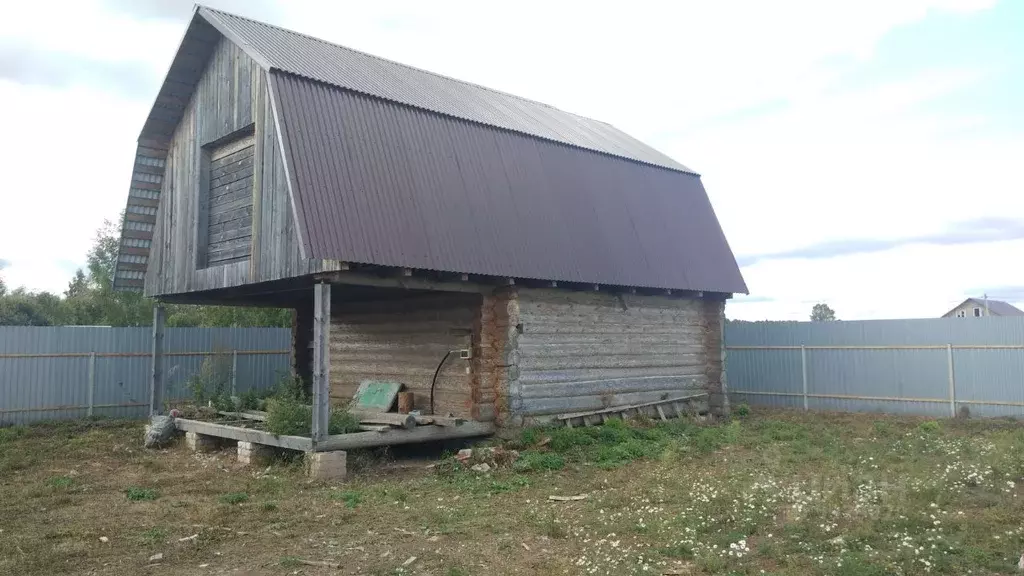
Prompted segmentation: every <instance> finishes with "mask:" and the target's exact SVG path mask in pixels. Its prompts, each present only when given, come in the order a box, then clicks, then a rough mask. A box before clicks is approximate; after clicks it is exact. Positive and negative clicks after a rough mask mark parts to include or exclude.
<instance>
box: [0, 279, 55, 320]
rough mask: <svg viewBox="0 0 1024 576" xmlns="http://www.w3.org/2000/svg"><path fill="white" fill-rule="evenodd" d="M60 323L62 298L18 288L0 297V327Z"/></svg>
mask: <svg viewBox="0 0 1024 576" xmlns="http://www.w3.org/2000/svg"><path fill="white" fill-rule="evenodd" d="M60 321H61V310H60V296H55V295H53V294H50V293H49V292H42V293H34V292H29V291H27V290H25V289H24V288H16V289H14V290H12V291H11V292H9V293H6V294H4V295H3V297H0V326H52V325H54V324H59V323H60Z"/></svg>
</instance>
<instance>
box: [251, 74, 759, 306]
mask: <svg viewBox="0 0 1024 576" xmlns="http://www.w3.org/2000/svg"><path fill="white" fill-rule="evenodd" d="M270 78H271V85H272V89H273V90H274V94H275V98H276V102H277V106H278V113H279V116H280V124H281V131H282V137H283V138H284V142H285V145H286V155H287V158H288V162H289V166H290V168H291V172H292V178H293V181H294V186H295V190H294V192H295V195H294V199H295V204H296V210H297V211H298V217H299V222H300V225H301V226H302V228H303V236H304V239H305V242H306V243H307V249H308V252H307V254H308V256H309V257H311V258H326V259H333V260H342V261H347V262H361V263H370V264H378V265H385V266H399V267H407V268H421V269H430V270H442V271H451V272H462V273H471V274H487V275H494V276H506V277H515V278H537V279H544V280H559V281H568V282H586V283H596V284H611V285H623V286H637V287H651V288H671V289H681V290H703V291H713V292H730V293H734V292H746V291H747V288H746V285H745V284H744V282H743V278H742V276H741V275H740V271H739V268H738V266H737V265H736V260H735V258H734V257H733V254H732V251H731V250H730V249H729V245H728V243H727V242H726V240H725V236H724V234H723V233H722V230H721V227H720V226H719V223H718V219H717V218H716V217H715V213H714V211H713V210H712V208H711V203H710V202H709V200H708V196H707V193H706V192H705V191H704V187H703V185H702V184H701V182H700V178H699V177H698V176H695V175H692V174H687V173H683V172H679V171H675V170H667V169H664V168H659V167H655V166H649V165H645V164H641V163H638V162H633V161H630V160H626V159H622V158H615V157H611V156H608V155H604V154H597V153H594V152H591V151H588V150H581V149H580V148H578V147H574V146H566V145H563V144H559V143H555V142H551V141H549V140H544V139H538V138H532V137H530V136H526V135H523V134H519V133H517V132H513V131H509V130H501V129H498V128H493V127H488V126H482V125H481V124H479V123H474V122H468V121H464V120H460V119H457V118H452V117H451V116H449V115H443V114H437V113H433V112H428V111H424V110H422V109H420V108H416V107H411V106H406V105H403V104H400V103H396V102H392V101H389V100H384V99H381V98H376V97H371V96H366V95H364V94H360V93H357V92H353V91H351V90H344V89H341V88H337V87H334V86H329V85H327V84H324V83H321V82H316V81H312V80H309V79H306V78H303V77H300V76H297V75H291V74H287V73H283V72H279V71H273V72H271V75H270Z"/></svg>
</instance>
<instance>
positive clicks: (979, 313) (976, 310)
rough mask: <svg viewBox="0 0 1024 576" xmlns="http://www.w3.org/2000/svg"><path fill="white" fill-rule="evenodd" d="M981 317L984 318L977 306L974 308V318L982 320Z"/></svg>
mask: <svg viewBox="0 0 1024 576" xmlns="http://www.w3.org/2000/svg"><path fill="white" fill-rule="evenodd" d="M981 316H982V313H981V308H978V307H977V306H975V307H974V317H975V318H981Z"/></svg>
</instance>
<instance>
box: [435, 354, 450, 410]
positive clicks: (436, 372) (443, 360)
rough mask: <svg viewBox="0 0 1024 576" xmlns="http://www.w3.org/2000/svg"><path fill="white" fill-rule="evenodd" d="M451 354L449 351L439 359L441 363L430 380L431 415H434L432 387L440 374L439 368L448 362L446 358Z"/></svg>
mask: <svg viewBox="0 0 1024 576" xmlns="http://www.w3.org/2000/svg"><path fill="white" fill-rule="evenodd" d="M452 352H453V351H452V350H449V351H448V352H447V353H445V355H444V358H441V361H440V362H438V364H437V370H434V377H433V378H431V379H430V413H431V414H433V413H434V386H435V385H437V375H438V374H440V373H441V366H444V363H445V361H446V360H448V357H449V356H451V355H452Z"/></svg>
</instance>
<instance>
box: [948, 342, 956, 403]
mask: <svg viewBox="0 0 1024 576" xmlns="http://www.w3.org/2000/svg"><path fill="white" fill-rule="evenodd" d="M946 365H947V367H948V369H949V415H950V416H952V417H953V418H956V375H955V373H954V372H953V345H952V344H946Z"/></svg>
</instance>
